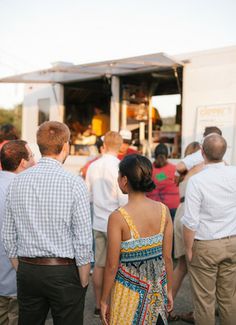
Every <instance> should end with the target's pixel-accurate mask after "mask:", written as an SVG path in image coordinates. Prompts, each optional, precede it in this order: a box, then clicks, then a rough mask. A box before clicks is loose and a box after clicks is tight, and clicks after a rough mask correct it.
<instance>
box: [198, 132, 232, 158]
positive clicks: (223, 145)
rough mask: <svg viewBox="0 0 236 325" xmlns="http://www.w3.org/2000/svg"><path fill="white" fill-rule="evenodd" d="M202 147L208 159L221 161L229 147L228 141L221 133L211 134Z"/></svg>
mask: <svg viewBox="0 0 236 325" xmlns="http://www.w3.org/2000/svg"><path fill="white" fill-rule="evenodd" d="M202 149H203V152H204V153H205V155H206V157H207V159H208V161H210V162H219V161H222V159H223V157H224V154H225V152H226V149H227V142H226V140H225V139H224V138H223V137H222V136H220V135H219V134H210V135H208V136H207V137H205V140H204V142H203V145H202Z"/></svg>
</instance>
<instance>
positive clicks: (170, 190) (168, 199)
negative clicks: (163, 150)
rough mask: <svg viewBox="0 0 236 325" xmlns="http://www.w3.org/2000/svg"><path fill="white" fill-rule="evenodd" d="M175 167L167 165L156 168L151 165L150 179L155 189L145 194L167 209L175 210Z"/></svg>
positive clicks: (176, 194)
mask: <svg viewBox="0 0 236 325" xmlns="http://www.w3.org/2000/svg"><path fill="white" fill-rule="evenodd" d="M175 170H176V168H175V165H173V164H171V163H167V165H165V166H163V167H160V168H157V167H156V166H155V163H153V173H152V178H153V181H154V183H155V184H156V188H155V189H154V190H153V191H152V192H150V193H147V196H148V197H149V198H150V199H152V200H155V201H159V202H162V203H164V204H165V205H167V206H168V208H169V209H176V208H177V207H178V205H179V202H180V201H179V200H180V199H179V188H178V186H177V185H176V184H175V182H174V178H175Z"/></svg>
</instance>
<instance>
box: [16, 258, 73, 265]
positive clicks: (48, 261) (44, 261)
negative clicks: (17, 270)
mask: <svg viewBox="0 0 236 325" xmlns="http://www.w3.org/2000/svg"><path fill="white" fill-rule="evenodd" d="M19 261H21V262H24V263H28V264H33V265H72V264H75V259H72V258H67V257H65V258H62V257H19Z"/></svg>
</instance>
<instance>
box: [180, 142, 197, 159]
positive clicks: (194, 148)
mask: <svg viewBox="0 0 236 325" xmlns="http://www.w3.org/2000/svg"><path fill="white" fill-rule="evenodd" d="M200 149H201V146H200V143H199V142H197V141H193V142H191V143H189V144H188V145H187V147H186V149H185V152H184V157H186V156H188V155H191V154H192V153H194V152H196V151H198V150H200Z"/></svg>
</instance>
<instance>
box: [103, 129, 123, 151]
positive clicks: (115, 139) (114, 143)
mask: <svg viewBox="0 0 236 325" xmlns="http://www.w3.org/2000/svg"><path fill="white" fill-rule="evenodd" d="M122 142H123V140H122V137H121V135H120V134H119V133H118V132H115V131H109V132H107V133H106V134H105V136H104V145H105V146H106V149H107V150H112V151H116V152H118V151H119V150H120V147H121V145H122Z"/></svg>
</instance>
